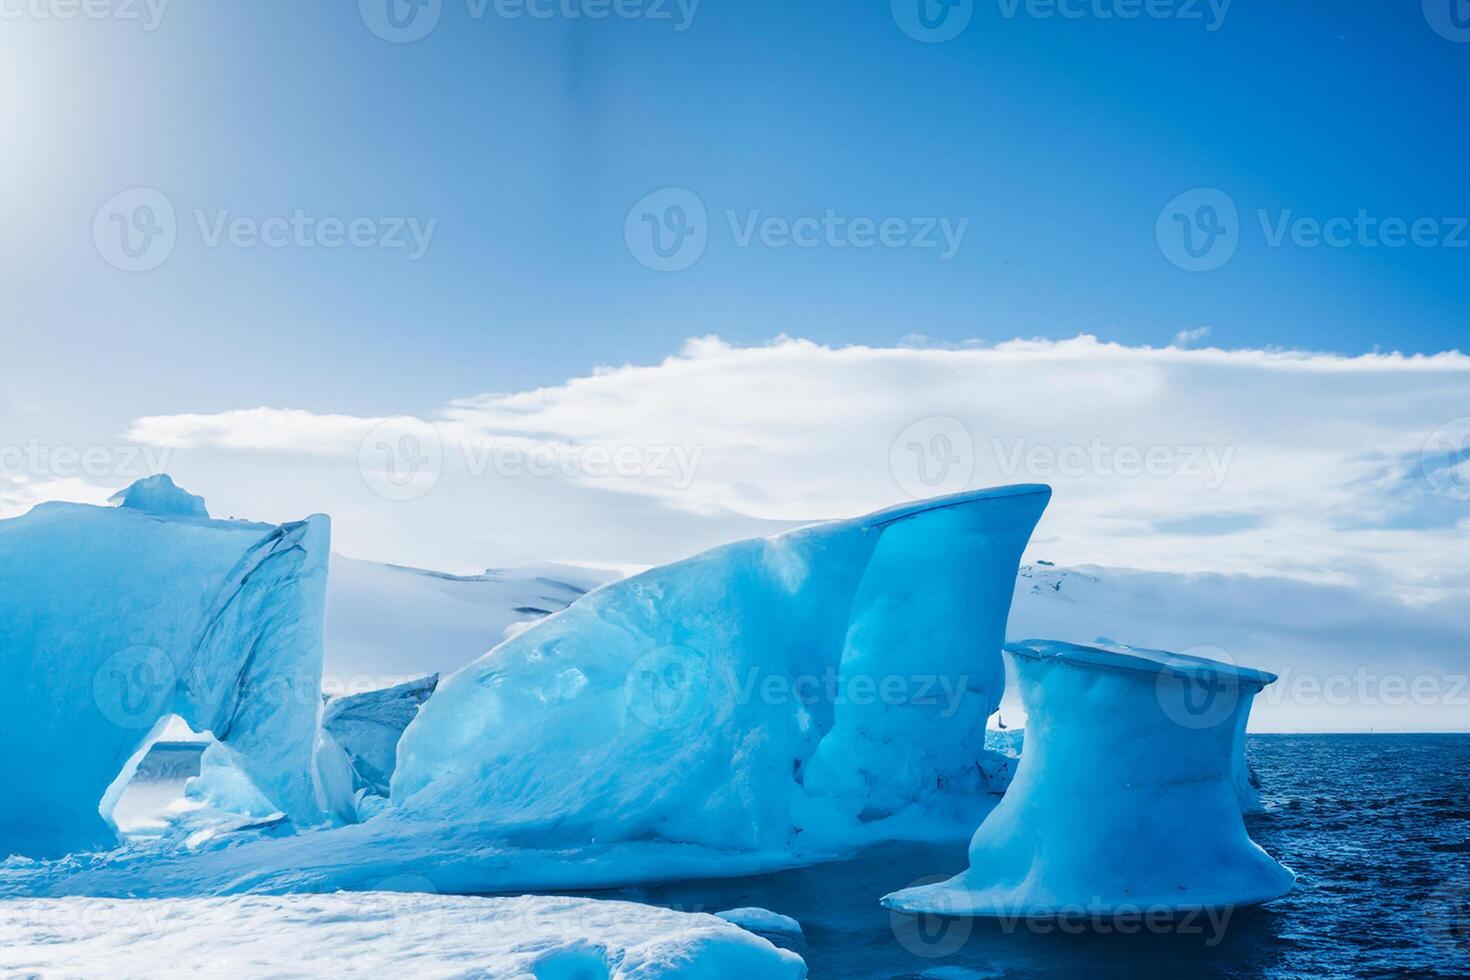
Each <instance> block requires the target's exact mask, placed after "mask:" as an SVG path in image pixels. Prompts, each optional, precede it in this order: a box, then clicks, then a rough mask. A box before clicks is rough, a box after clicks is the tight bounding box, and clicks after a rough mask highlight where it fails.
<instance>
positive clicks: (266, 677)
mask: <svg viewBox="0 0 1470 980" xmlns="http://www.w3.org/2000/svg"><path fill="white" fill-rule="evenodd" d="M114 499H115V500H118V501H119V502H120V503H121V506H119V507H116V508H107V507H92V506H85V505H79V504H65V503H52V504H42V505H40V506H38V507H36V508H34V509H32V510H31V511H30V512H28V513H26V514H24V515H22V516H20V517H16V518H12V519H9V520H4V521H0V679H3V683H0V760H3V765H0V768H3V770H4V772H5V774H6V784H7V785H6V792H5V793H4V794H3V795H0V855H6V854H23V855H28V856H54V855H58V854H64V853H67V852H71V851H77V850H86V849H94V848H103V847H109V846H111V845H112V844H113V843H115V835H114V832H113V829H112V827H111V826H110V821H109V814H110V810H111V806H112V803H113V802H114V801H115V798H116V795H117V793H118V792H119V791H120V789H121V787H122V786H123V784H124V783H125V781H126V778H127V776H128V775H129V774H130V772H131V768H132V767H133V766H136V764H137V761H138V760H139V759H140V758H141V757H142V755H143V753H144V752H145V751H146V749H147V747H148V746H149V744H150V743H151V741H152V740H153V739H154V738H156V737H157V735H158V734H160V733H161V732H162V729H163V727H164V725H165V723H166V722H167V721H168V719H169V718H170V716H171V715H174V714H177V715H179V716H181V717H182V718H183V719H184V721H186V722H187V723H188V724H189V725H190V727H192V728H193V729H195V730H196V731H209V732H212V733H213V734H214V736H215V737H216V738H217V739H218V740H219V741H220V742H221V743H222V744H223V746H224V751H225V752H227V753H228V755H229V756H230V757H231V760H232V761H233V762H234V764H235V765H237V766H238V767H239V769H240V770H241V771H242V772H244V773H245V774H246V775H247V776H248V777H249V779H250V781H251V782H252V783H253V784H254V785H255V786H256V787H258V788H259V790H260V791H261V792H262V793H263V794H264V795H265V796H266V797H267V798H268V799H269V800H270V801H271V802H272V803H273V804H274V805H275V806H276V807H277V808H279V809H280V810H281V811H282V812H284V813H285V814H286V815H287V816H288V817H290V819H291V820H292V821H293V822H295V823H296V824H297V825H298V826H311V825H318V824H323V823H328V822H331V821H333V820H334V819H335V818H336V817H338V816H341V815H344V814H348V813H350V810H351V800H350V779H349V778H348V775H347V773H346V770H345V766H344V765H343V763H342V761H341V760H340V758H339V754H334V753H332V752H331V751H330V750H325V751H324V750H323V748H322V747H321V745H320V728H319V719H320V713H321V696H320V693H319V691H320V684H321V666H322V615H323V602H324V595H325V587H326V568H327V554H328V547H329V538H330V526H329V523H328V520H327V518H326V517H322V516H315V517H310V518H307V519H306V520H304V521H298V522H294V523H289V524H283V525H272V524H254V523H247V522H243V521H217V520H211V519H210V518H209V516H208V513H207V511H206V510H205V508H204V504H203V501H202V500H200V498H198V497H195V496H193V495H192V494H188V493H185V492H184V491H182V490H180V489H179V488H177V487H176V486H174V485H173V483H172V481H170V480H169V479H168V478H167V477H153V478H150V479H148V480H144V481H140V482H139V483H137V484H134V485H133V486H132V487H129V488H128V489H127V490H125V491H123V492H122V493H121V494H119V495H118V496H117V497H116V498H114ZM344 792H346V793H347V795H346V796H345V797H344Z"/></svg>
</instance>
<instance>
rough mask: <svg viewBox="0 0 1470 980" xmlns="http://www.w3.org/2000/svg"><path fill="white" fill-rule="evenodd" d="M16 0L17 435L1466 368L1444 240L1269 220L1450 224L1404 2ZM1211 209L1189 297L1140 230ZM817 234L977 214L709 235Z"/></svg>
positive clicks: (1443, 48) (1427, 62) (1455, 183)
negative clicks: (996, 354) (424, 237)
mask: <svg viewBox="0 0 1470 980" xmlns="http://www.w3.org/2000/svg"><path fill="white" fill-rule="evenodd" d="M27 2H28V3H29V4H30V6H20V5H13V6H12V7H7V8H6V9H7V10H18V11H21V12H22V13H21V16H19V17H18V18H10V19H9V22H8V23H6V25H5V27H6V30H5V31H4V33H3V35H0V52H3V63H4V68H0V72H3V74H4V77H3V78H0V89H4V90H8V94H7V95H5V96H0V112H3V113H4V115H5V129H6V132H7V140H6V143H7V144H8V145H7V148H6V149H5V151H4V156H3V158H0V159H3V173H4V176H5V178H6V186H7V188H8V193H7V195H6V197H7V208H6V210H7V211H8V212H9V217H10V220H7V221H5V222H3V225H0V257H3V260H4V268H5V279H6V282H5V292H6V296H7V301H6V310H5V314H4V323H3V328H4V331H5V340H6V344H7V346H8V348H9V349H10V351H11V353H12V356H13V357H14V362H13V363H23V364H25V365H26V370H25V371H24V372H11V373H10V376H9V377H8V378H7V379H6V388H7V389H8V391H7V394H8V395H9V396H10V400H11V401H12V402H14V403H17V404H18V405H19V406H21V407H22V408H28V409H31V410H32V411H31V412H30V413H28V414H29V415H30V416H31V417H30V418H29V419H27V421H26V423H25V424H26V425H31V426H35V425H39V426H40V427H41V428H43V429H47V430H72V431H50V432H49V434H50V437H52V438H62V437H65V438H76V437H77V435H76V433H77V431H80V430H81V429H84V428H85V429H87V430H90V429H92V428H95V427H96V426H97V425H99V424H106V425H109V426H111V427H112V430H113V431H120V430H121V429H122V428H124V427H125V426H126V424H127V422H128V421H129V420H130V419H132V418H134V417H137V416H141V415H151V414H158V413H164V412H179V411H199V412H208V411H219V410H224V409H228V408H234V407H241V406H253V405H273V406H289V407H297V408H305V409H311V410H318V411H320V410H328V409H330V410H334V411H346V412H356V413H362V414H375V413H377V414H386V413H392V412H422V411H427V410H429V409H430V408H431V407H433V406H435V405H437V404H439V403H440V402H441V401H442V400H443V399H444V398H446V397H448V396H450V395H454V394H472V393H475V392H479V391H501V390H520V389H524V388H528V387H534V386H537V385H542V384H552V383H556V382H559V381H562V380H565V379H566V378H568V377H573V376H576V375H579V374H582V373H585V372H587V371H588V370H590V369H592V368H593V367H595V366H597V365H601V364H620V363H624V362H632V363H651V362H655V361H657V360H659V359H661V358H663V357H665V356H667V355H669V354H670V353H672V352H674V351H675V350H677V349H678V346H679V344H680V343H681V342H682V341H683V340H684V339H685V338H687V337H690V336H699V335H704V334H708V333H717V334H719V335H720V336H722V337H723V338H725V339H727V340H730V341H733V342H737V343H757V342H763V341H765V340H768V339H769V338H771V337H773V336H776V335H778V334H780V333H788V334H792V335H796V336H801V337H807V338H810V339H813V340H816V341H818V342H822V343H826V344H832V345H841V344H848V343H862V344H873V345H892V344H894V343H896V342H898V341H899V340H900V338H903V337H905V336H907V335H914V334H919V335H924V336H926V337H928V338H930V339H931V341H932V342H937V343H944V342H960V341H964V340H967V339H972V338H981V339H984V340H987V341H990V342H996V341H1001V340H1005V339H1008V338H1011V337H1018V336H1020V337H1032V336H1043V337H1052V338H1064V337H1070V336H1074V335H1076V334H1077V333H1079V332H1083V331H1085V332H1089V333H1093V334H1096V335H1097V336H1099V337H1100V338H1103V339H1104V340H1114V341H1118V342H1121V343H1126V344H1133V345H1142V344H1151V345H1163V344H1166V343H1168V342H1169V341H1170V338H1172V337H1173V336H1174V335H1175V334H1176V333H1178V332H1180V331H1187V330H1191V329H1195V328H1198V327H1201V326H1207V327H1209V328H1210V333H1209V335H1208V342H1209V343H1212V344H1218V345H1219V346H1222V347H1227V348H1237V347H1267V346H1284V347H1297V348H1309V349H1320V350H1332V351H1341V352H1347V353H1359V352H1363V351H1369V350H1373V349H1384V350H1395V349H1397V350H1404V351H1407V352H1434V351H1440V350H1445V349H1449V348H1452V347H1463V346H1465V343H1464V340H1465V336H1466V324H1467V323H1470V248H1463V247H1462V248H1451V247H1415V246H1412V245H1411V246H1406V247H1401V248H1387V247H1381V246H1380V247H1370V246H1369V245H1366V244H1362V243H1358V242H1354V243H1353V244H1351V245H1349V246H1348V247H1343V248H1334V247H1329V246H1317V247H1300V246H1293V245H1291V244H1290V243H1289V242H1288V243H1287V244H1286V245H1284V246H1282V247H1275V248H1273V247H1270V246H1269V245H1268V244H1267V236H1266V234H1265V231H1264V230H1263V229H1262V227H1261V225H1260V222H1259V220H1258V217H1257V212H1258V211H1259V210H1261V209H1265V210H1266V211H1267V212H1268V214H1269V215H1270V218H1271V220H1272V221H1275V220H1279V219H1281V217H1282V216H1283V214H1284V213H1285V212H1287V211H1289V212H1290V215H1291V217H1292V218H1296V217H1307V218H1312V219H1316V220H1319V221H1325V220H1328V219H1331V218H1334V217H1343V216H1346V217H1351V216H1353V215H1355V214H1357V213H1358V212H1359V211H1360V210H1362V211H1365V212H1366V213H1367V214H1368V215H1369V216H1370V217H1373V218H1377V219H1382V218H1388V217H1398V218H1403V219H1407V220H1413V219H1416V218H1430V219H1436V220H1437V219H1446V218H1449V219H1452V218H1454V217H1455V216H1464V215H1467V214H1470V185H1467V184H1466V182H1465V181H1464V179H1463V176H1464V174H1463V167H1464V162H1465V160H1466V159H1470V127H1467V126H1465V125H1464V118H1463V113H1464V109H1463V104H1462V100H1460V99H1459V98H1458V97H1457V93H1460V94H1463V93H1464V92H1465V91H1467V90H1470V87H1467V83H1470V45H1467V44H1462V43H1455V42H1453V41H1451V40H1449V39H1446V38H1445V37H1442V36H1441V35H1440V34H1438V33H1436V32H1435V31H1434V30H1433V29H1431V27H1430V25H1429V23H1428V20H1427V18H1426V16H1425V14H1424V13H1423V11H1421V10H1420V9H1419V6H1418V5H1417V4H1399V5H1389V4H1353V5H1341V4H1330V3H1325V2H1315V3H1298V4H1278V3H1272V4H1264V3H1256V2H1246V0H1238V2H1236V3H1233V4H1230V5H1229V6H1228V7H1226V8H1225V9H1224V10H1223V14H1222V13H1221V11H1220V10H1219V8H1215V9H1212V8H1210V7H1209V6H1208V5H1207V4H1205V3H1203V2H1201V3H1199V4H1190V5H1189V6H1188V8H1187V9H1183V10H1181V7H1182V2H1183V0H1181V4H1180V5H1175V6H1172V7H1169V6H1166V7H1163V8H1161V9H1163V10H1165V11H1166V12H1170V11H1172V12H1173V13H1175V14H1176V16H1169V17H1164V18H1150V17H1147V16H1145V17H1140V18H1138V19H1135V20H1121V19H1118V18H1117V17H1111V18H1103V17H1100V16H1099V15H1098V11H1104V12H1116V10H1117V9H1119V8H1118V5H1117V4H1116V3H1103V2H1099V3H1098V4H1097V5H1095V6H1088V7H1086V8H1081V7H1077V8H1073V9H1081V10H1084V11H1085V12H1086V14H1085V16H1083V17H1081V18H1080V19H1067V18H1063V17H1061V16H1054V17H1050V18H1041V17H1036V16H1031V15H1030V14H1028V13H1027V7H1026V6H1024V5H1022V6H1020V7H1017V8H1011V7H1010V6H1009V3H1008V0H1007V2H1006V3H1002V2H1000V0H989V2H977V3H975V4H974V6H973V10H972V11H971V12H970V15H971V20H970V21H969V24H968V26H967V28H966V29H965V30H964V31H963V32H962V33H961V34H959V36H957V37H955V38H954V39H952V40H949V41H947V42H944V43H921V42H920V41H917V40H915V39H914V38H912V37H910V36H908V35H907V34H906V33H904V31H903V30H901V29H900V27H899V25H898V23H897V20H896V18H895V17H894V15H893V13H892V11H891V10H890V8H889V5H888V4H886V3H876V2H875V3H867V4H847V5H842V7H841V9H840V11H839V10H838V9H837V8H836V6H835V5H832V4H818V3H811V2H797V3H793V2H790V0H785V2H757V0H743V2H740V3H732V2H721V0H704V2H703V3H700V4H698V6H697V7H696V8H695V9H694V11H693V16H692V18H688V23H687V29H684V30H679V29H677V28H678V27H679V26H681V24H682V22H683V21H684V20H685V19H686V18H685V14H684V12H683V10H681V8H680V7H678V6H677V5H676V4H674V3H672V2H670V3H668V4H663V5H661V6H660V8H658V9H659V10H661V11H663V12H667V14H668V19H660V18H652V17H640V18H637V19H620V18H617V17H611V18H608V19H605V20H600V21H592V20H589V19H587V18H586V17H585V16H583V17H580V18H571V17H568V16H565V15H564V14H560V13H559V14H557V15H556V16H553V17H551V18H547V19H538V18H533V17H530V16H528V15H526V16H521V17H518V18H509V17H504V16H496V14H495V11H496V7H495V5H494V4H492V5H491V6H490V7H488V8H486V13H485V15H484V16H483V17H480V18H476V17H474V16H473V15H472V13H471V10H472V9H473V8H471V7H469V6H467V5H466V3H465V2H464V0H459V2H454V0H443V2H442V6H441V7H440V9H439V19H438V21H437V23H436V25H435V26H434V28H433V30H432V31H430V32H429V33H428V34H427V36H425V37H424V38H423V39H421V40H418V41H415V42H412V43H390V42H388V41H385V40H383V39H381V38H380V37H378V36H376V35H375V34H374V33H373V32H372V31H370V30H369V29H368V28H367V26H366V25H365V21H364V17H363V16H362V15H361V14H360V12H359V10H357V9H354V8H353V7H352V6H351V5H343V4H331V5H329V4H313V5H302V4H287V3H267V4H250V5H243V4H226V3H206V4H189V5H185V4H176V5H175V4H168V5H166V6H164V7H163V8H162V9H161V12H160V13H161V16H159V17H158V19H157V24H156V27H155V28H154V29H153V30H146V29H145V27H146V26H147V24H148V21H149V9H148V8H146V7H143V6H142V5H141V3H140V4H137V5H133V6H135V7H136V9H137V10H138V12H139V14H140V18H141V19H140V20H136V21H135V20H127V19H121V17H122V8H119V12H118V15H117V16H115V17H112V18H110V19H102V20H92V19H88V18H84V17H82V18H75V19H71V20H67V19H63V18H62V17H60V16H58V15H56V13H55V10H54V9H53V6H48V4H52V3H53V0H27ZM385 2H386V0H385ZM400 2H401V0H400ZM559 2H564V3H566V4H568V5H569V6H567V7H565V8H564V9H570V10H576V11H582V12H584V13H585V11H586V10H588V9H591V8H589V7H588V6H587V4H586V2H585V0H582V2H577V0H559ZM594 2H595V0H594ZM931 2H933V0H931ZM37 5H39V6H37ZM370 8H371V3H369V2H367V0H365V5H364V9H370ZM36 9H40V10H42V11H48V12H50V14H51V16H46V17H39V16H36V15H35V13H34V10H36ZM511 9H517V8H511ZM557 9H563V8H557ZM629 9H644V8H629ZM684 9H687V8H684ZM958 9H959V10H960V11H961V13H963V9H964V8H963V7H962V8H958ZM1009 9H1014V10H1015V14H1014V16H1009V17H1008V16H1007V15H1006V13H1007V10H1009ZM28 11H29V12H28ZM1186 15H1188V16H1186ZM1211 27H1214V28H1215V29H1213V30H1212V29H1210V28H1211ZM134 187H151V188H156V189H157V190H159V191H161V192H163V193H164V194H165V195H166V196H167V198H168V199H169V201H170V202H171V203H172V204H173V206H174V207H175V209H176V210H177V224H178V229H179V231H178V240H177V244H176V245H175V247H174V248H173V251H172V253H171V254H170V255H169V257H168V259H167V261H165V262H163V264H162V265H160V266H159V267H158V268H156V269H153V270H152V271H149V272H142V273H128V272H123V271H119V270H118V269H116V268H113V267H112V266H110V265H109V264H108V263H107V262H106V261H103V260H102V258H101V257H100V256H99V254H98V250H97V248H96V247H95V246H94V243H93V240H92V236H91V233H90V232H91V228H92V222H93V218H94V216H95V214H96V212H97V211H98V209H99V207H101V206H102V205H103V202H105V201H107V200H108V199H109V197H111V196H112V195H113V194H116V193H118V192H119V191H124V190H126V189H129V188H134ZM667 187H679V188H687V189H689V190H690V191H693V192H694V193H695V194H696V195H698V197H699V199H700V200H701V201H702V203H703V204H704V205H705V206H706V207H707V210H708V224H709V229H708V245H707V248H706V250H705V252H704V254H703V255H702V257H701V258H700V259H699V260H698V261H697V262H696V263H694V264H693V265H692V266H691V267H689V268H687V269H684V270H682V271H679V272H673V273H660V272H655V271H651V270H649V269H647V268H645V267H644V266H642V265H640V264H639V262H638V261H636V259H635V258H634V256H633V255H632V254H630V251H629V249H628V247H627V245H626V244H625V241H624V235H623V230H624V221H625V218H626V217H627V215H628V212H629V209H630V208H631V207H632V206H633V204H634V202H637V201H638V200H639V199H641V198H643V197H644V196H645V195H647V194H649V193H651V192H655V191H658V190H660V189H661V188H667ZM1202 187H1203V188H1219V189H1221V190H1223V191H1224V192H1225V193H1226V194H1227V195H1228V196H1229V198H1230V200H1231V201H1232V202H1233V203H1234V204H1235V205H1236V206H1237V208H1238V211H1239V216H1240V220H1239V226H1238V229H1237V233H1238V235H1239V247H1238V250H1237V251H1235V253H1234V254H1233V256H1232V257H1231V258H1230V260H1229V261H1228V262H1226V263H1225V264H1224V265H1223V266H1221V267H1220V268H1217V269H1214V270H1213V271H1209V272H1189V271H1185V270H1183V269H1181V268H1178V267H1177V266H1176V265H1174V264H1172V263H1171V262H1170V261H1169V259H1168V258H1167V257H1166V255H1165V253H1164V251H1163V249H1161V247H1160V244H1159V240H1158V239H1157V238H1156V229H1155V225H1156V220H1157V219H1158V218H1159V215H1160V212H1161V209H1162V208H1164V206H1165V205H1166V203H1168V202H1169V201H1170V200H1171V199H1172V198H1174V197H1175V196H1176V195H1178V194H1181V193H1183V192H1186V191H1190V190H1191V189H1193V188H1202ZM226 210H227V211H228V212H229V215H230V216H240V215H244V216H247V217H249V218H252V219H254V220H257V221H260V220H264V219H265V218H267V217H269V216H272V215H290V214H292V213H293V212H294V211H297V210H300V211H303V212H304V213H305V214H307V215H309V216H312V217H318V218H319V217H323V216H325V217H336V218H340V219H342V220H344V221H345V220H348V219H350V218H353V217H359V216H366V217H370V218H373V219H375V220H378V221H386V220H389V219H393V218H404V217H416V218H418V219H420V220H421V221H423V222H428V221H430V220H434V221H435V222H436V224H435V226H434V229H433V234H432V237H431V238H430V239H429V242H428V247H427V249H426V250H425V251H424V254H423V255H422V257H421V258H419V259H417V260H416V261H415V260H409V259H408V257H407V253H406V251H405V250H398V249H384V248H362V249H353V248H342V249H337V250H327V249H323V248H315V249H303V248H299V247H292V246H288V247H284V248H275V249H272V248H265V247H261V246H254V247H246V248H234V247H228V246H225V247H214V248H211V247H208V246H207V244H206V242H205V236H204V234H203V232H202V231H201V230H200V228H199V223H200V221H201V220H204V221H205V222H208V221H210V220H213V219H215V218H217V217H218V216H219V215H220V213H221V212H222V211H226ZM829 210H831V211H832V212H834V213H835V214H836V215H837V216H839V217H840V218H842V219H845V220H852V219H863V218H867V219H871V220H873V221H875V222H877V221H882V220H884V219H887V218H897V219H902V220H905V221H907V220H909V219H919V218H943V219H949V220H951V221H953V222H955V223H958V222H960V221H962V220H963V221H966V222H967V224H966V226H965V233H964V237H963V239H962V242H961V247H960V248H959V250H958V251H957V253H956V254H955V255H954V256H953V257H952V258H949V259H947V260H946V259H942V258H940V257H939V255H938V254H937V251H936V250H932V249H920V248H884V247H875V248H870V249H857V248H852V247H849V248H834V247H828V246H826V245H823V246H819V247H814V248H796V247H784V248H771V247H762V246H760V245H759V244H757V245H754V246H751V247H744V248H742V247H740V246H739V244H738V243H737V240H736V236H735V234H734V233H733V232H732V231H731V229H730V227H729V225H730V219H729V217H728V216H727V212H732V211H733V212H735V214H736V216H737V220H738V221H739V222H744V221H747V220H748V219H749V218H750V217H751V216H752V215H756V214H758V215H759V217H760V218H766V217H771V216H775V217H778V218H782V219H785V220H788V221H790V220H795V219H797V218H800V217H802V216H813V215H815V216H820V215H823V214H825V213H826V212H827V211H829ZM201 214H202V215H203V218H202V219H201V217H200V215H201ZM1440 230H1441V234H1442V237H1451V232H1452V231H1453V227H1452V225H1451V224H1448V223H1447V224H1444V225H1442V226H1440ZM1459 240H1460V241H1462V242H1464V241H1467V240H1470V233H1467V232H1463V231H1462V232H1461V234H1460V239H1459ZM37 420H44V421H37Z"/></svg>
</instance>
